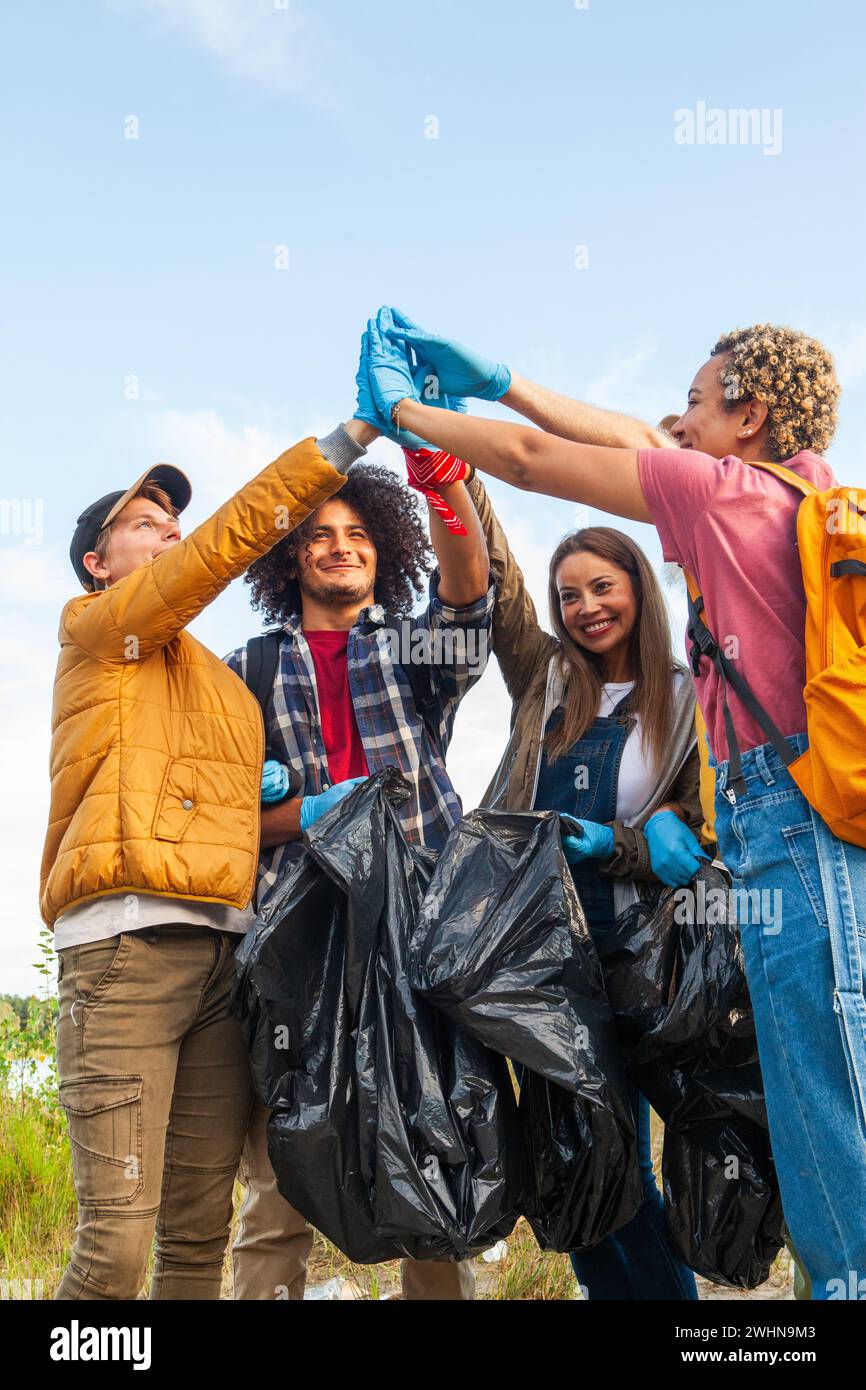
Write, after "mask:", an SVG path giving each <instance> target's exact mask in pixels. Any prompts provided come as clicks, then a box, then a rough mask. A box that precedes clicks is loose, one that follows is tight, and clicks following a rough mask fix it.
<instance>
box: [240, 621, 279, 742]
mask: <svg viewBox="0 0 866 1390" xmlns="http://www.w3.org/2000/svg"><path fill="white" fill-rule="evenodd" d="M282 636H283V630H282V628H280V627H275V628H271V629H270V630H269V631H268V632H262V633H260V634H259V636H258V637H251V638H250V640H249V641H248V642H247V665H246V677H245V680H246V685H247V688H248V689H249V690H251V691H252V693H253V695H255V697H256V699H257V700H258V702H259V708H260V709H261V711H262V719H263V720H264V722H265V742H266V743H267V707H268V700H269V699H270V698H271V691H272V690H273V688H274V677H275V676H276V674H277V665H278V664H279V660H280V643H281V641H282ZM268 756H269V754H268V750H267V749H266V750H265V757H268Z"/></svg>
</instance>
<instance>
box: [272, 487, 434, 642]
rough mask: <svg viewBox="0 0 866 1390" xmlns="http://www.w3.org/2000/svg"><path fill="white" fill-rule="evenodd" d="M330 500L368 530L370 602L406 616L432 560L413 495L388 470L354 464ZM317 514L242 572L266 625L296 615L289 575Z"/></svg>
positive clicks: (297, 599) (297, 600) (295, 589)
mask: <svg viewBox="0 0 866 1390" xmlns="http://www.w3.org/2000/svg"><path fill="white" fill-rule="evenodd" d="M334 501H340V502H345V503H346V505H347V506H349V507H353V508H354V510H355V511H356V512H357V513H358V514H359V516H360V517H361V518H362V520H363V522H364V525H365V526H366V528H367V530H368V531H369V532H370V539H371V540H372V542H373V544H374V545H375V547H376V583H375V585H374V589H373V595H374V598H375V600H376V602H377V603H381V604H382V607H383V608H384V609H385V611H386V612H388V613H395V614H398V615H400V616H401V617H402V616H408V615H409V614H410V613H411V611H412V605H413V603H414V599H415V595H416V594H418V593H420V592H421V590H422V589H423V588H424V583H425V580H426V578H427V575H428V574H429V572H430V567H431V564H432V561H433V551H432V550H431V548H430V542H429V541H428V539H427V535H426V532H425V530H424V527H423V525H422V523H421V512H420V507H419V505H418V498H417V497H416V495H415V493H414V492H410V491H409V489H408V488H407V487H406V486H405V484H404V483H401V482H400V480H399V478H398V477H397V476H396V475H395V474H394V473H392V472H391V470H390V469H389V468H382V467H381V466H379V465H377V464H374V463H356V464H355V465H354V467H353V468H352V470H351V472H350V473H349V476H348V479H347V480H346V482H345V483H344V484H343V486H342V487H341V488H340V491H339V492H336V493H334ZM317 515H318V512H311V513H310V515H309V516H308V517H306V518H305V520H304V521H302V522H301V524H300V526H296V527H295V529H294V531H290V532H289V534H288V535H287V536H286V538H285V540H282V541H279V542H278V544H277V545H275V546H274V547H273V549H272V550H269V551H268V553H267V555H263V556H262V558H261V560H256V562H255V564H254V565H250V567H249V569H248V570H247V573H246V575H245V580H246V583H247V584H249V586H250V588H251V589H252V598H251V600H250V601H251V603H252V606H253V608H254V609H255V610H256V611H257V612H258V611H261V612H262V613H263V614H264V616H265V619H266V621H267V622H271V623H273V622H277V623H284V622H285V621H286V619H287V618H289V617H291V615H292V614H293V613H300V611H301V589H300V585H299V584H298V581H297V579H295V578H293V577H292V575H291V571H292V570H293V569H294V567H295V564H296V557H297V554H298V551H299V550H300V549H301V548H302V547H303V546H304V545H306V544H307V542H308V541H309V539H310V537H311V536H312V534H313V532H314V531H315V529H316V518H317Z"/></svg>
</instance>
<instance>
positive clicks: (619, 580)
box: [556, 550, 637, 659]
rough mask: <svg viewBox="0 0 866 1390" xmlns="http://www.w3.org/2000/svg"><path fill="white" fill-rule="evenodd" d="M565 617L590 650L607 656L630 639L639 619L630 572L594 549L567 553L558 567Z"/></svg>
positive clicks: (573, 634) (580, 642) (571, 632)
mask: <svg viewBox="0 0 866 1390" xmlns="http://www.w3.org/2000/svg"><path fill="white" fill-rule="evenodd" d="M556 588H557V592H558V594H559V609H560V612H561V614H562V621H563V623H564V624H565V627H566V630H567V631H568V634H569V636H570V637H573V638H574V640H575V642H577V643H578V645H579V646H581V647H584V648H585V649H586V650H587V651H590V652H595V654H596V655H597V656H602V655H604V656H606V657H607V658H608V659H609V657H610V654H611V653H612V652H613V651H614V650H615V649H616V648H618V647H620V646H621V645H623V644H624V643H628V641H629V638H630V637H631V634H632V630H633V629H634V625H635V622H636V620H637V600H636V598H635V593H634V588H633V586H632V582H631V576H630V575H629V574H627V572H626V571H625V570H624V569H620V567H619V565H615V564H613V563H612V562H611V561H610V560H604V559H602V557H601V556H600V555H596V554H594V552H593V551H591V550H577V551H575V552H574V553H573V554H571V555H566V557H565V559H564V560H563V561H562V563H561V564H560V566H559V568H558V569H557V571H556Z"/></svg>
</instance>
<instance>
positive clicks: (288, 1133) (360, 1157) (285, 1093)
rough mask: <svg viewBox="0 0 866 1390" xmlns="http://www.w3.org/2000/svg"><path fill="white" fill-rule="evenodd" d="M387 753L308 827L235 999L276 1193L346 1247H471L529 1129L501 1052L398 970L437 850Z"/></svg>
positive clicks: (520, 1171) (505, 1219) (496, 1210)
mask: <svg viewBox="0 0 866 1390" xmlns="http://www.w3.org/2000/svg"><path fill="white" fill-rule="evenodd" d="M408 795H409V787H408V784H407V783H406V782H405V781H404V779H403V778H402V777H401V776H400V774H399V773H398V772H397V771H396V770H395V769H388V770H387V771H385V772H383V773H379V774H378V775H377V776H375V777H372V778H370V779H369V780H368V781H367V782H365V783H363V784H362V785H361V786H359V787H358V788H357V789H356V790H355V791H354V792H353V793H351V794H350V795H349V796H348V797H346V798H345V799H344V800H343V801H342V802H341V803H340V805H339V806H338V807H336V808H335V809H334V810H333V811H332V812H330V813H329V814H328V815H327V816H324V817H322V819H321V820H320V821H317V822H316V823H315V825H314V826H312V827H311V829H310V830H309V831H307V834H306V838H305V843H306V850H307V852H306V853H305V854H303V855H302V856H301V857H300V858H299V860H298V861H297V862H296V863H295V864H294V865H292V866H291V867H290V868H289V870H288V872H287V874H286V875H285V877H283V878H282V879H281V880H280V881H279V882H278V883H277V884H276V885H275V886H274V888H273V890H272V891H271V893H270V894H269V896H268V899H267V902H266V903H265V904H264V905H263V908H262V911H261V913H260V916H259V917H258V919H257V921H256V923H255V924H254V927H253V929H252V930H251V931H250V933H249V935H248V936H247V937H246V939H245V941H244V943H243V945H242V946H241V948H240V949H239V951H238V953H237V960H238V971H239V978H238V982H237V986H236V989H235V996H234V1007H235V1012H236V1013H237V1015H238V1017H239V1018H240V1019H241V1023H242V1026H243V1028H244V1030H245V1033H246V1036H247V1041H248V1043H249V1046H250V1053H251V1060H252V1069H253V1079H254V1082H255V1086H256V1089H257V1091H258V1093H259V1095H260V1097H261V1099H262V1100H263V1101H264V1103H265V1104H266V1105H269V1106H271V1107H272V1112H273V1113H272V1115H271V1118H270V1121H269V1124H268V1153H269V1155H270V1159H271V1163H272V1164H273V1168H274V1172H275V1174H276V1176H277V1182H278V1186H279V1190H280V1192H281V1193H282V1195H283V1196H284V1197H285V1198H286V1199H287V1200H288V1201H289V1202H290V1203H291V1204H292V1205H293V1206H294V1207H296V1208H297V1209H298V1210H299V1211H300V1212H302V1214H303V1215H304V1216H305V1217H306V1218H307V1219H308V1220H309V1221H310V1222H311V1223H312V1224H313V1225H314V1226H315V1227H316V1228H317V1229H318V1230H320V1231H322V1232H323V1233H324V1234H325V1235H326V1236H327V1237H328V1238H329V1239H330V1240H332V1241H333V1242H334V1244H335V1245H337V1246H339V1248H340V1249H341V1250H343V1251H344V1252H345V1253H346V1254H347V1255H348V1256H349V1257H350V1258H351V1259H353V1260H356V1261H359V1262H361V1263H373V1262H376V1261H379V1260H388V1259H394V1258H395V1257H397V1256H403V1255H408V1256H412V1257H414V1258H416V1259H455V1260H458V1259H465V1258H466V1257H467V1256H471V1255H473V1254H476V1253H478V1252H480V1251H481V1250H484V1249H486V1248H488V1247H489V1246H490V1245H492V1244H494V1243H495V1241H496V1240H498V1239H499V1238H500V1237H502V1236H506V1235H508V1233H509V1232H510V1231H511V1230H512V1228H513V1226H514V1223H515V1221H516V1219H517V1215H518V1205H519V1197H520V1193H521V1190H522V1187H523V1184H524V1172H525V1160H524V1147H523V1140H522V1136H521V1134H520V1129H519V1125H518V1121H517V1115H516V1102H515V1097H514V1090H513V1086H512V1084H511V1079H510V1077H509V1075H508V1071H507V1067H506V1065H505V1063H504V1061H503V1060H502V1058H501V1057H498V1056H497V1055H496V1054H495V1053H492V1052H489V1051H487V1050H486V1049H485V1048H484V1047H483V1046H481V1045H480V1044H479V1043H477V1042H476V1041H474V1040H473V1039H472V1038H471V1037H469V1036H467V1035H466V1034H465V1033H462V1032H461V1031H460V1030H459V1029H457V1028H455V1027H454V1025H453V1024H452V1023H451V1022H449V1020H448V1019H446V1018H445V1017H444V1016H442V1015H441V1014H439V1013H438V1012H437V1011H436V1010H435V1009H433V1008H431V1006H430V1005H429V1004H427V1003H425V1001H424V1000H423V999H418V998H416V997H415V996H413V994H412V991H411V989H410V988H409V984H408V980H407V978H406V954H407V949H408V941H409V935H410V932H411V930H412V927H413V925H414V922H415V914H416V912H417V909H418V906H419V904H420V902H421V899H422V897H423V894H424V891H425V889H426V887H427V883H428V880H429V875H430V870H431V867H432V863H433V856H432V855H429V854H428V853H426V852H424V851H417V850H415V849H413V848H411V847H410V846H409V845H408V844H407V842H406V840H405V838H404V836H403V832H402V830H401V828H400V825H399V821H398V819H397V816H396V815H395V812H394V809H393V808H394V805H395V804H397V803H398V802H399V801H400V800H402V799H404V798H405V797H406V796H408Z"/></svg>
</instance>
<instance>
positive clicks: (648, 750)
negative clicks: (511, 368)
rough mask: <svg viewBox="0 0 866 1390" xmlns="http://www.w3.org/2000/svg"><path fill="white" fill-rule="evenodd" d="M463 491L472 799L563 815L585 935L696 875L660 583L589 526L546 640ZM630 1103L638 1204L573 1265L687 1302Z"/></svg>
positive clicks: (510, 564) (481, 499)
mask: <svg viewBox="0 0 866 1390" xmlns="http://www.w3.org/2000/svg"><path fill="white" fill-rule="evenodd" d="M470 495H471V497H472V500H473V502H474V503H475V506H476V509H477V511H478V514H479V518H480V520H481V525H482V529H483V531H484V534H485V538H486V540H487V546H488V551H489V554H490V561H491V567H492V568H493V571H494V573H495V575H496V579H497V597H496V607H495V609H494V619H493V630H494V650H495V653H496V656H497V659H498V661H499V664H500V667H501V669H502V673H503V676H504V678H505V682H506V685H507V686H508V689H509V693H510V694H511V696H512V698H513V700H514V712H513V716H512V735H511V739H510V741H509V745H508V748H507V749H506V752H505V754H504V756H503V759H502V762H501V764H500V768H499V770H498V772H497V774H496V776H495V778H494V780H493V783H492V785H491V787H490V788H489V789H488V791H487V793H486V794H485V796H484V798H483V800H484V804H485V805H488V806H494V807H498V808H501V809H507V810H529V809H535V810H555V811H560V812H562V813H563V814H564V815H567V816H569V817H572V818H575V820H576V822H577V824H574V823H573V822H569V823H568V824H569V825H571V826H572V828H573V829H574V832H575V833H574V834H567V835H564V837H563V844H564V848H565V852H566V857H567V858H568V860H569V863H570V865H571V872H572V874H573V877H574V882H575V885H576V887H577V890H578V893H579V895H580V899H581V903H582V905H583V908H584V911H585V914H586V918H587V924H588V926H589V929H590V932H591V934H592V936H593V938H594V939H595V940H596V941H599V940H600V939H601V938H602V937H603V936H604V934H605V933H606V932H607V931H609V930H610V927H611V924H612V923H613V921H614V918H615V917H616V916H617V914H618V913H619V912H620V911H622V910H623V908H624V907H625V906H627V905H628V904H629V903H631V902H633V901H634V900H635V899H636V898H637V897H638V892H637V889H636V886H635V885H636V884H639V883H644V884H646V885H652V884H653V883H654V884H655V887H656V888H658V887H659V886H660V884H659V880H661V881H662V882H663V883H666V884H670V885H679V884H683V883H687V882H688V881H689V879H690V878H691V877H692V876H693V874H694V873H695V872H696V870H697V868H698V859H699V856H700V855H701V854H702V850H701V848H700V844H699V842H698V840H697V838H696V836H695V834H694V830H698V829H700V826H701V822H702V812H701V806H700V796H699V776H700V770H699V757H698V751H697V745H696V738H695V725H694V710H695V704H694V696H693V694H692V691H691V686H690V683H689V681H688V679H687V675H686V673H685V671H684V670H683V668H682V667H678V666H677V665H676V664H675V663H674V661H673V658H672V654H671V644H670V629H669V624H668V618H667V612H666V608H665V603H664V600H663V598H662V595H661V591H660V589H659V585H658V582H657V580H656V578H655V575H654V574H653V571H652V569H651V567H650V565H649V563H648V561H647V559H646V556H645V555H644V554H643V552H642V551H641V550H640V549H639V548H638V546H636V545H635V544H634V542H633V541H632V540H630V538H629V537H628V536H625V535H623V534H622V532H619V531H614V530H611V529H609V528H607V527H591V528H586V529H584V530H582V531H578V532H576V533H574V534H573V535H570V536H567V537H566V538H565V539H564V540H563V541H562V542H561V543H560V545H559V546H558V547H557V549H556V551H555V552H554V554H553V556H552V558H551V561H550V573H549V601H550V611H551V621H552V624H553V627H554V631H555V633H556V636H553V635H551V634H550V633H547V632H545V631H544V629H543V628H542V627H541V625H540V624H539V622H538V620H537V618H536V614H535V608H534V605H533V603H532V600H531V598H530V597H529V595H528V593H527V591H526V587H525V584H524V580H523V575H522V573H521V571H520V568H519V566H518V565H517V562H516V561H515V559H514V557H513V555H512V554H511V550H510V548H509V546H508V542H507V540H506V539H505V535H504V532H503V531H502V528H501V526H500V525H499V522H498V521H497V518H496V516H495V514H494V512H493V509H492V507H491V505H490V500H489V498H488V497H487V494H486V492H485V490H484V487H483V486H482V484H481V482H480V481H479V480H478V479H477V478H476V479H474V480H473V481H472V482H471V484H470ZM690 826H692V827H694V829H692V828H690ZM630 1100H631V1105H632V1109H633V1111H634V1115H635V1124H636V1129H637V1134H638V1154H639V1163H640V1171H641V1178H642V1183H643V1191H644V1200H643V1204H642V1206H641V1208H640V1210H639V1212H638V1213H637V1215H636V1216H635V1217H634V1218H633V1219H632V1220H631V1221H630V1222H629V1223H628V1224H627V1225H626V1226H625V1227H623V1228H622V1229H620V1230H619V1231H616V1232H614V1233H613V1234H612V1235H610V1236H608V1237H607V1239H605V1240H604V1241H602V1242H601V1243H600V1244H599V1245H597V1246H595V1247H594V1248H593V1249H591V1250H587V1251H582V1252H578V1253H575V1254H573V1255H572V1256H571V1261H572V1265H573V1267H574V1271H575V1274H576V1275H577V1278H578V1281H579V1283H580V1285H581V1287H582V1289H583V1292H584V1296H585V1297H586V1298H588V1299H589V1300H590V1301H592V1300H595V1299H659V1298H660V1299H668V1300H678V1299H695V1298H696V1297H697V1292H696V1288H695V1280H694V1275H693V1274H692V1272H691V1270H690V1269H688V1268H687V1267H686V1266H685V1265H683V1264H682V1263H681V1261H680V1260H679V1259H678V1258H677V1256H676V1255H675V1253H674V1251H673V1249H672V1247H671V1245H670V1243H669V1241H668V1238H667V1233H666V1231H665V1225H664V1213H663V1205H662V1200H661V1196H660V1194H659V1191H658V1188H657V1186H656V1182H655V1177H654V1174H653V1167H652V1159H651V1155H650V1124H649V1104H648V1102H647V1101H646V1099H645V1098H644V1097H643V1096H641V1095H640V1094H639V1092H638V1091H637V1089H636V1088H632V1091H631V1095H630Z"/></svg>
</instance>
